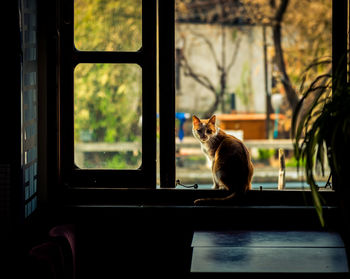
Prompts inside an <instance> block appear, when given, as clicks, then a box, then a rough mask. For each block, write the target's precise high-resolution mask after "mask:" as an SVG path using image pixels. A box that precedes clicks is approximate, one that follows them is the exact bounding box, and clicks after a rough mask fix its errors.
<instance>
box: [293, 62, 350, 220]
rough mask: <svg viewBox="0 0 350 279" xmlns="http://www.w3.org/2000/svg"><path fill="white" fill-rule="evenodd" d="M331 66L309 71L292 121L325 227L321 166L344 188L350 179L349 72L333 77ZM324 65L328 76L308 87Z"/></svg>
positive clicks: (299, 155) (298, 152) (300, 157)
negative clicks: (349, 169)
mask: <svg viewBox="0 0 350 279" xmlns="http://www.w3.org/2000/svg"><path fill="white" fill-rule="evenodd" d="M331 63H332V62H331V61H330V60H321V61H316V62H315V63H313V64H312V65H310V66H309V67H308V68H307V69H306V71H305V73H304V76H303V79H302V85H301V88H300V92H301V94H302V98H301V99H300V101H299V103H298V106H297V107H296V109H295V111H294V114H293V119H292V136H293V139H294V151H295V157H296V159H297V160H298V161H299V162H301V161H302V160H304V161H305V174H306V180H307V183H308V184H309V185H310V188H311V193H312V198H313V202H314V206H315V209H316V211H317V214H318V217H319V220H320V222H321V225H322V226H324V225H325V221H324V218H323V212H322V203H323V201H322V198H321V196H320V194H319V191H318V186H317V184H316V181H315V169H316V168H317V167H318V168H320V169H321V171H322V173H324V169H325V164H329V167H330V169H331V174H332V176H333V179H334V178H336V181H337V185H340V186H342V185H344V186H345V184H344V181H343V180H344V179H343V178H344V176H346V175H347V176H349V174H346V170H345V165H344V162H346V160H347V158H346V154H348V153H349V152H348V150H349V147H348V145H349V144H350V90H349V85H348V84H347V83H346V82H344V78H343V77H344V74H346V73H343V72H336V73H335V74H333V75H332V74H331V70H330V69H331ZM320 66H322V67H324V66H328V67H326V68H328V70H327V73H326V74H322V75H318V76H317V77H316V78H313V79H312V82H310V83H309V84H308V85H307V82H308V78H307V77H308V75H309V73H310V72H311V71H312V70H313V69H315V67H320ZM345 81H346V79H345ZM345 149H346V150H347V151H346V150H345ZM325 154H326V155H327V156H328V160H325ZM333 186H335V185H333ZM335 190H337V189H335Z"/></svg>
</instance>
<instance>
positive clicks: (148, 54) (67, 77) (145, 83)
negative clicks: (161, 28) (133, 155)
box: [58, 0, 156, 188]
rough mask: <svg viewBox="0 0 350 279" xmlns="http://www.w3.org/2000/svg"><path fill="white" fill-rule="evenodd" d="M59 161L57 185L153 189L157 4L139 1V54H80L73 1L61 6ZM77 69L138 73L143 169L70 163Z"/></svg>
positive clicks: (72, 156)
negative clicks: (122, 68)
mask: <svg viewBox="0 0 350 279" xmlns="http://www.w3.org/2000/svg"><path fill="white" fill-rule="evenodd" d="M59 34H60V35H59V41H60V42H59V49H60V50H59V53H60V57H59V61H60V63H59V66H60V69H59V98H58V114H59V115H58V135H59V142H58V149H59V151H58V158H59V170H58V172H59V177H60V178H61V180H62V181H61V183H62V184H63V185H66V186H69V187H97V188H100V187H113V188H138V187H141V188H155V186H156V134H155V133H149V132H148V131H155V130H156V1H155V0H153V1H145V0H143V1H142V46H141V48H140V49H139V50H138V51H80V50H78V49H76V48H75V45H74V1H71V0H65V1H61V2H60V22H59ZM82 63H113V64H116V65H118V64H136V65H138V66H139V67H140V68H141V69H142V164H141V166H140V168H138V169H136V170H109V169H80V168H78V167H77V166H76V165H75V163H74V70H75V67H76V66H77V65H78V64H82Z"/></svg>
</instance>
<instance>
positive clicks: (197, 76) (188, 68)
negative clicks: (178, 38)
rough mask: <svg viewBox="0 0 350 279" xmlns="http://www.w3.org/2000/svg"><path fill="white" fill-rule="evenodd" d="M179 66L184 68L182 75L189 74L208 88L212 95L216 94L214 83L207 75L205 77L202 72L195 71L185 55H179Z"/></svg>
mask: <svg viewBox="0 0 350 279" xmlns="http://www.w3.org/2000/svg"><path fill="white" fill-rule="evenodd" d="M181 62H182V63H181V66H182V67H183V69H184V75H185V76H190V77H191V78H193V79H194V80H195V81H196V82H198V83H199V84H201V85H202V86H204V87H205V88H207V89H209V90H210V91H211V92H212V93H213V94H214V95H216V90H215V87H214V85H213V84H212V83H211V81H210V80H209V78H208V77H206V76H205V75H203V74H199V73H195V72H194V71H193V69H192V67H191V66H190V64H189V63H188V61H187V59H186V57H185V56H183V55H182V57H181Z"/></svg>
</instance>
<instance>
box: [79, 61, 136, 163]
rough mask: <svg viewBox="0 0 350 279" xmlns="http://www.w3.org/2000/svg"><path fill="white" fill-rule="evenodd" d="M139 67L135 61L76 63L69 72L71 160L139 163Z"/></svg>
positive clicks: (80, 161)
mask: <svg viewBox="0 0 350 279" xmlns="http://www.w3.org/2000/svg"><path fill="white" fill-rule="evenodd" d="M141 109H142V70H141V68H140V67H139V66H138V65H135V64H79V65H78V66H77V67H76V69H75V72H74V141H75V145H74V146H75V163H76V165H77V166H78V167H80V168H89V169H90V168H97V169H137V168H139V167H140V165H141V159H142V158H141V157H142V156H141V140H142V136H141V135H142V117H141V116H142V111H141Z"/></svg>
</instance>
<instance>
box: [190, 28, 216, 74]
mask: <svg viewBox="0 0 350 279" xmlns="http://www.w3.org/2000/svg"><path fill="white" fill-rule="evenodd" d="M191 33H192V34H193V35H194V36H196V37H198V38H201V39H202V40H203V41H204V42H205V43H206V45H207V46H208V48H209V50H210V53H211V54H212V55H213V58H214V61H215V64H216V67H217V68H218V69H219V70H220V62H219V60H218V58H217V56H216V53H215V50H214V46H213V44H212V42H211V41H210V40H209V39H208V38H206V37H205V36H204V35H203V34H200V33H197V32H195V31H193V30H191Z"/></svg>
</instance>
